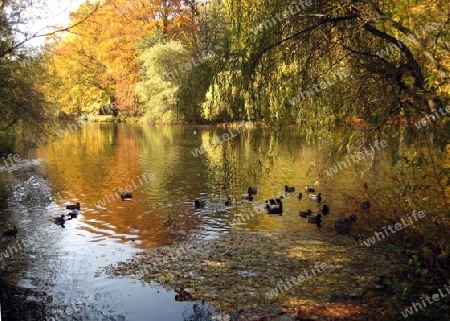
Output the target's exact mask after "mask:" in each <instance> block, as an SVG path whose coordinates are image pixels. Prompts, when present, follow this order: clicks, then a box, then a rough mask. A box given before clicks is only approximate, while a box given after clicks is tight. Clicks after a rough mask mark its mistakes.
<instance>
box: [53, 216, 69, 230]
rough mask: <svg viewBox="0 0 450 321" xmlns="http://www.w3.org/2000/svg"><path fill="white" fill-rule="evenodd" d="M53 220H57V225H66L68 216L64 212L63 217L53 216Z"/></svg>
mask: <svg viewBox="0 0 450 321" xmlns="http://www.w3.org/2000/svg"><path fill="white" fill-rule="evenodd" d="M52 221H53V222H55V224H56V225H60V226H61V227H65V226H64V224H65V223H66V216H65V215H64V214H62V215H61V217H53V218H52Z"/></svg>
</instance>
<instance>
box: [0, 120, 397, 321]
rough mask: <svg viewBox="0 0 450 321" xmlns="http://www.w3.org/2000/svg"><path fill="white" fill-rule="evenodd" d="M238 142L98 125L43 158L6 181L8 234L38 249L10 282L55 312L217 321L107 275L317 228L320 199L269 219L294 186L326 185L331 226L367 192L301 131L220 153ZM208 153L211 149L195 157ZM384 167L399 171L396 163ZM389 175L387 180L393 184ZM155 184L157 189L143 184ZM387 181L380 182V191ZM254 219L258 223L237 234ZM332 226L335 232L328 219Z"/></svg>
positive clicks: (196, 307) (206, 133) (253, 137)
mask: <svg viewBox="0 0 450 321" xmlns="http://www.w3.org/2000/svg"><path fill="white" fill-rule="evenodd" d="M227 132H228V129H227V128H216V127H214V128H213V127H196V128H193V127H181V126H180V127H145V128H142V127H139V126H136V127H134V126H127V125H117V124H115V125H109V124H90V125H87V126H83V128H81V129H80V130H79V131H77V132H72V133H68V134H67V135H66V136H64V137H63V138H62V139H60V140H57V141H55V142H54V143H52V144H50V145H49V146H46V147H44V148H40V149H39V150H38V151H37V154H36V157H35V159H38V161H34V163H33V164H31V165H30V166H29V167H26V166H25V167H24V168H27V169H25V170H24V168H21V170H20V171H16V172H14V173H0V175H3V176H2V179H3V180H2V179H0V182H6V187H5V189H6V190H7V193H6V194H7V195H8V196H7V202H6V204H5V201H0V206H2V204H4V205H6V206H5V207H6V209H3V210H0V211H1V213H2V215H0V223H1V226H5V224H15V225H17V226H18V228H19V235H18V237H20V238H26V239H28V240H29V243H30V245H29V246H27V247H26V248H25V249H24V250H22V251H20V253H18V254H16V255H14V257H13V258H11V259H7V260H4V261H0V269H1V270H3V271H7V272H8V278H9V283H10V284H18V285H20V286H21V287H23V288H28V289H38V290H39V291H40V293H41V295H42V296H43V298H42V302H46V303H45V304H44V306H45V307H46V309H47V310H49V311H48V313H50V314H52V313H53V314H58V313H60V312H58V310H60V308H62V307H64V306H74V308H73V309H74V310H76V309H78V308H80V311H79V313H78V315H77V317H78V318H79V319H83V318H88V319H89V320H101V319H102V318H104V317H105V316H107V317H108V318H109V320H120V319H123V320H131V321H134V320H136V321H138V320H168V321H172V320H173V321H178V320H203V319H202V318H204V319H205V320H207V319H208V318H209V317H210V316H211V315H213V312H211V310H210V307H208V306H207V305H205V306H202V305H200V304H199V303H196V304H193V303H191V302H175V300H174V296H175V292H174V291H173V289H171V290H167V291H166V290H165V289H163V288H161V287H159V286H158V285H148V284H142V283H141V282H140V281H133V280H128V279H109V278H108V277H106V276H105V275H103V274H101V273H100V274H99V273H98V271H99V270H100V269H101V268H102V267H105V266H107V265H109V264H113V263H116V262H118V261H123V260H127V259H129V258H131V257H132V256H133V255H134V254H135V253H137V252H138V251H142V250H144V249H145V250H148V249H153V248H156V247H161V246H164V245H171V244H176V243H183V242H188V241H200V240H205V239H206V240H208V239H212V238H215V237H217V236H218V235H219V234H221V233H226V232H228V231H229V230H232V229H248V230H294V231H295V230H311V229H315V228H316V227H315V226H313V225H312V224H308V223H307V222H306V220H304V219H299V217H298V211H299V210H300V209H301V210H307V209H311V210H312V212H313V213H317V212H318V211H319V209H320V207H321V204H319V203H317V202H312V201H310V200H309V199H308V197H303V198H302V199H301V200H299V199H298V198H297V197H296V193H292V195H291V194H285V199H284V201H283V215H282V216H278V215H267V214H265V213H264V212H263V211H259V210H258V208H259V207H260V205H261V204H263V203H264V201H265V200H266V199H271V198H274V197H277V196H279V195H280V194H283V193H284V192H285V191H284V186H285V185H289V186H296V187H297V192H298V191H302V190H301V186H305V185H313V184H314V182H316V181H319V185H318V186H317V189H318V190H319V191H320V192H321V193H322V195H323V200H322V204H328V205H329V206H330V208H331V214H330V216H333V215H334V217H336V216H338V215H340V214H342V215H346V214H348V211H349V205H348V204H347V203H346V198H345V197H343V195H344V194H345V193H347V192H349V191H355V190H358V188H359V187H360V186H362V185H363V181H362V180H361V179H359V178H358V177H356V176H355V175H353V173H352V169H349V170H348V171H342V172H339V173H338V174H336V175H334V176H333V179H328V178H327V177H324V176H323V175H322V173H323V172H324V169H325V168H327V166H331V165H330V163H334V162H332V161H331V160H330V159H328V158H327V157H326V156H324V153H323V150H322V149H320V148H318V147H315V146H312V147H311V146H307V145H306V144H305V142H304V140H303V138H302V137H301V136H300V134H299V131H298V129H296V128H292V129H289V131H287V132H286V133H284V134H283V135H285V136H283V137H282V139H281V140H279V139H276V137H275V135H273V134H272V133H271V131H270V130H264V129H261V130H250V129H246V130H244V131H242V132H240V133H239V135H236V136H235V137H233V138H232V139H229V140H227V141H226V142H224V143H223V144H219V145H216V146H210V143H211V142H212V139H213V137H214V136H215V135H218V136H221V137H222V136H223V134H224V133H227ZM202 145H207V146H208V148H207V149H206V150H205V151H204V152H203V154H201V153H200V154H199V153H197V155H195V154H196V153H195V150H196V149H199V148H200V146H202ZM390 152H391V151H388V150H386V151H382V153H386V154H388V153H390ZM380 158H381V162H383V164H389V165H390V164H391V163H390V159H389V158H388V157H387V156H386V155H384V154H381V155H380ZM35 162H37V163H35ZM383 166H384V165H383ZM383 166H380V167H379V168H378V169H377V170H376V171H375V176H378V177H379V176H382V175H384V173H385V169H384V167H383ZM150 174H153V175H154V176H152V177H153V179H149V180H148V181H144V180H142V177H143V175H150ZM366 179H367V177H366ZM376 183H377V182H376V181H371V180H369V186H370V188H373V186H374V184H376ZM127 186H128V187H129V190H126V189H127ZM249 186H257V187H258V194H256V195H254V200H253V201H248V200H241V197H240V196H241V194H243V193H246V192H247V189H248V187H249ZM118 189H122V190H126V192H127V193H132V200H130V201H125V200H122V199H121V197H120V195H119V194H117V190H118ZM305 195H306V194H305ZM228 196H230V197H231V198H232V199H234V200H235V202H233V204H232V205H230V206H226V205H225V200H226V199H227V197H228ZM289 196H291V197H289ZM198 197H200V198H202V199H206V200H207V202H206V204H205V206H204V207H202V208H195V206H194V200H195V199H196V198H198ZM356 197H358V195H356ZM76 202H80V203H81V211H80V212H79V213H78V214H77V218H76V219H72V220H66V222H65V227H66V228H65V229H61V228H60V227H59V226H55V225H54V224H53V222H51V218H52V217H58V216H60V215H62V214H65V215H67V214H68V212H67V210H66V208H65V204H67V203H73V204H74V203H76ZM248 213H256V214H255V215H250V217H248V219H245V220H243V221H242V223H241V224H236V225H232V224H231V223H232V222H233V220H235V219H237V218H240V217H244V216H245V215H247V214H248ZM247 216H248V215H247ZM323 223H324V224H325V226H326V225H327V224H330V222H328V221H327V219H324V220H323ZM11 226H12V225H11ZM36 235H39V238H37V237H36ZM0 247H2V249H4V248H5V247H7V243H4V242H1V243H0ZM2 249H0V250H2ZM9 266H14V267H15V268H14V269H11V268H8V267H9ZM12 270H14V271H12ZM79 298H85V299H83V300H81V301H82V302H81V301H80V300H79ZM89 298H91V299H92V298H93V299H92V300H91V301H89V300H88V299H89ZM196 318H197V319H196Z"/></svg>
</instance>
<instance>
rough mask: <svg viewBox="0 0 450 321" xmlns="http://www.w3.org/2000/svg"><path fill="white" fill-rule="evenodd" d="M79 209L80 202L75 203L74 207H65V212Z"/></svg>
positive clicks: (72, 205)
mask: <svg viewBox="0 0 450 321" xmlns="http://www.w3.org/2000/svg"><path fill="white" fill-rule="evenodd" d="M80 208H81V206H80V202H77V204H76V205H74V204H69V205H66V209H67V210H80Z"/></svg>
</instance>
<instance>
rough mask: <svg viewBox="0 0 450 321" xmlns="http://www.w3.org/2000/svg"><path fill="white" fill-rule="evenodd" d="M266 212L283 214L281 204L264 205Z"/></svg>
mask: <svg viewBox="0 0 450 321" xmlns="http://www.w3.org/2000/svg"><path fill="white" fill-rule="evenodd" d="M266 210H267V214H280V215H281V214H283V205H282V204H280V205H276V206H273V207H266Z"/></svg>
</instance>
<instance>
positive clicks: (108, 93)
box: [51, 0, 194, 114]
mask: <svg viewBox="0 0 450 321" xmlns="http://www.w3.org/2000/svg"><path fill="white" fill-rule="evenodd" d="M94 6H95V5H93V4H90V3H84V4H83V5H82V6H80V8H79V9H78V10H77V11H76V12H74V13H72V14H71V20H72V24H74V25H75V26H74V28H73V29H72V30H71V32H72V33H71V34H70V35H69V36H68V37H66V38H64V39H59V42H57V43H56V44H55V43H53V46H52V47H53V48H52V51H51V57H52V58H53V63H54V69H53V74H55V73H56V74H57V77H58V78H60V80H61V82H60V83H59V84H58V86H60V93H59V95H56V96H57V97H53V99H58V100H59V101H58V102H59V103H60V105H62V106H65V107H66V111H68V112H74V111H77V112H80V111H89V108H86V107H87V106H89V105H90V106H92V105H93V104H94V103H96V102H102V103H105V102H106V103H107V102H109V101H115V102H116V103H117V105H118V107H119V108H120V109H121V110H122V111H124V110H126V111H128V113H130V114H135V113H136V112H137V99H136V95H135V90H134V87H135V84H136V83H137V82H138V81H139V70H140V66H139V65H138V63H137V60H136V57H137V56H138V47H139V45H140V44H142V43H143V40H144V39H145V38H146V37H148V36H149V35H150V34H151V33H152V32H154V31H155V30H157V29H159V30H162V31H163V33H164V35H165V37H166V39H174V38H180V37H183V34H184V32H185V31H186V30H187V29H190V28H193V26H194V24H193V23H192V21H191V14H190V13H189V12H188V8H186V7H183V6H182V5H181V1H179V0H160V1H152V2H149V1H148V0H147V1H144V0H134V1H130V0H107V1H104V2H102V3H101V4H100V5H99V7H98V9H97V10H95V11H93V8H94ZM80 21H81V23H79V24H77V23H78V22H80ZM63 96H66V97H63Z"/></svg>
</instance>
